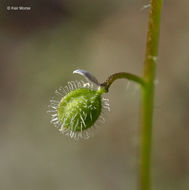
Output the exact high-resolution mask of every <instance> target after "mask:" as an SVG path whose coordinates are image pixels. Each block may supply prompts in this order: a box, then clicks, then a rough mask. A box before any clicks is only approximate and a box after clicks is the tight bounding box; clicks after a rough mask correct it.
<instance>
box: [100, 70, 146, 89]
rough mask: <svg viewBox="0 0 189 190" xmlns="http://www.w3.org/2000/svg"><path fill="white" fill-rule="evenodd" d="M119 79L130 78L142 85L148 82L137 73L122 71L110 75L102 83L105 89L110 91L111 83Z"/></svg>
mask: <svg viewBox="0 0 189 190" xmlns="http://www.w3.org/2000/svg"><path fill="white" fill-rule="evenodd" d="M117 79H128V80H131V81H134V82H136V83H138V84H140V85H141V86H142V87H144V86H145V83H146V82H145V81H144V79H143V78H141V77H139V76H137V75H134V74H131V73H125V72H120V73H115V74H112V75H110V76H109V77H108V79H107V80H106V81H105V82H104V83H102V84H101V87H103V88H104V89H105V91H106V92H108V90H109V88H110V86H111V84H112V83H113V82H114V81H115V80H117Z"/></svg>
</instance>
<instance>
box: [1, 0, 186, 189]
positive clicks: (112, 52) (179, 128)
mask: <svg viewBox="0 0 189 190" xmlns="http://www.w3.org/2000/svg"><path fill="white" fill-rule="evenodd" d="M148 2H149V1H147V0H146V1H145V0H142V1H139V0H125V1H123V0H117V1H115V0H109V1H108V0H95V1H93V0H80V1H74V0H64V1H63V0H38V1H34V0H33V1H32V0H29V1H18V0H17V1H11V0H7V1H1V4H0V10H1V14H0V42H1V43H0V87H1V89H0V189H1V190H12V189H14V190H43V189H45V190H52V189H53V190H76V189H77V190H115V189H118V190H125V189H127V190H137V189H138V184H137V183H138V158H139V150H138V149H139V140H138V139H139V131H140V128H139V123H140V90H139V89H138V88H137V87H136V85H135V84H133V83H130V85H129V86H128V81H126V80H120V81H116V82H115V83H114V84H113V85H112V87H111V89H110V92H109V93H108V94H105V95H104V97H106V98H109V99H110V105H111V112H110V113H109V114H107V117H106V122H105V124H104V125H103V126H102V127H100V129H98V131H97V133H96V135H95V136H94V137H93V138H91V139H89V140H87V141H84V142H77V143H75V142H73V141H71V140H69V139H68V138H66V137H65V136H64V135H61V134H60V133H59V132H58V130H57V129H56V128H54V127H53V126H52V125H51V124H50V122H49V120H50V118H49V116H48V114H47V113H46V111H47V110H48V107H47V106H48V104H49V100H50V98H51V97H52V96H53V95H54V91H55V90H56V89H58V88H59V87H60V86H65V85H66V84H67V82H68V81H71V80H79V79H82V77H81V76H77V75H73V74H72V72H73V70H76V69H85V70H87V71H89V72H91V73H93V74H94V75H95V76H96V77H97V78H98V79H99V81H101V82H103V81H104V80H105V79H106V78H107V77H108V76H109V75H110V74H112V73H115V72H119V71H126V72H132V73H135V74H139V75H142V73H143V59H144V51H145V40H146V30H147V19H148V9H143V7H144V5H146V4H148ZM9 6H14V7H15V6H26V7H30V8H31V9H30V10H8V9H9V8H7V7H9ZM188 7H189V1H188V0H182V1H178V0H165V1H164V7H163V14H162V23H161V35H160V46H159V57H158V65H157V81H158V84H157V85H156V100H155V107H154V116H155V117H154V128H153V151H152V155H153V156H152V157H153V161H152V174H153V175H152V182H153V190H187V189H189V78H188V76H189V53H188V51H189V12H188Z"/></svg>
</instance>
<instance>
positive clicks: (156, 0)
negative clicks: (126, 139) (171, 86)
mask: <svg viewBox="0 0 189 190" xmlns="http://www.w3.org/2000/svg"><path fill="white" fill-rule="evenodd" d="M162 2H163V0H151V3H150V12H149V24H148V34H147V45H146V55H145V64H144V79H145V81H146V85H145V87H144V88H143V97H142V121H141V122H142V126H141V142H140V149H141V155H140V189H141V190H150V189H151V146H152V124H153V123H152V121H153V102H154V80H155V67H156V62H157V55H158V41H159V28H160V16H161V8H162Z"/></svg>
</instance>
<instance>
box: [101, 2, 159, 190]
mask: <svg viewBox="0 0 189 190" xmlns="http://www.w3.org/2000/svg"><path fill="white" fill-rule="evenodd" d="M162 2H163V0H151V2H150V13H149V24H148V34H147V44H146V54H145V64H144V77H139V76H137V75H133V74H130V73H124V72H120V73H115V74H113V75H111V76H110V77H109V78H108V79H107V80H106V82H104V83H102V84H101V87H102V88H103V89H104V92H108V90H109V87H110V86H111V84H112V83H113V82H114V81H115V80H117V79H121V78H125V79H128V80H131V81H134V82H136V83H138V84H139V85H141V87H142V108H141V111H142V114H141V115H142V120H141V142H140V167H139V169H140V172H139V174H140V175H139V178H140V190H150V189H151V146H152V124H153V123H152V121H153V102H154V80H155V67H156V62H157V55H158V41H159V29H160V16H161V9H162Z"/></svg>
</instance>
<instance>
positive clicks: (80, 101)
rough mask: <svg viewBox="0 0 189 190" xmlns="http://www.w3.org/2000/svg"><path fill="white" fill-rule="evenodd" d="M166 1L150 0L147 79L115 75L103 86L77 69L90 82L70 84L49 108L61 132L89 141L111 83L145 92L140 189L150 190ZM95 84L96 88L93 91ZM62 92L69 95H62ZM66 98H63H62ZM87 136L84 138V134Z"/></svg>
mask: <svg viewBox="0 0 189 190" xmlns="http://www.w3.org/2000/svg"><path fill="white" fill-rule="evenodd" d="M162 2H163V0H151V2H150V12H149V24H148V34H147V45H146V55H145V64H144V76H143V77H140V76H137V75H134V74H131V73H125V72H121V73H115V74H113V75H111V76H110V77H109V78H108V79H107V80H106V81H105V82H104V83H102V84H100V83H99V82H98V80H97V79H96V78H95V77H94V76H93V75H91V74H90V73H88V72H87V71H84V70H76V71H74V73H78V74H81V75H83V76H84V77H85V78H86V79H87V80H88V81H89V82H88V83H84V82H83V83H80V82H77V81H76V82H73V81H72V82H69V83H68V86H66V88H65V89H64V88H62V89H59V91H57V92H56V93H57V94H58V95H60V96H61V100H60V101H56V100H51V104H50V107H51V108H53V110H50V112H53V114H52V119H51V122H52V123H54V125H55V126H57V127H60V131H61V132H63V133H65V134H67V135H69V136H71V137H74V139H79V138H88V137H89V136H90V134H91V133H90V131H89V130H90V129H93V126H94V124H95V123H96V122H97V121H98V119H99V118H100V119H102V120H104V119H103V117H102V115H101V114H102V108H106V109H108V110H109V104H108V100H106V99H103V98H102V97H101V94H103V93H106V92H108V91H109V88H110V86H111V84H112V83H113V82H114V81H115V80H117V79H120V78H125V79H128V80H131V81H134V82H136V83H137V84H139V85H140V86H141V90H142V99H141V101H142V107H141V141H140V150H141V152H140V167H139V168H140V172H139V173H140V175H139V176H140V189H141V190H150V189H151V178H150V177H151V174H150V166H151V144H152V124H153V123H152V121H153V102H154V81H155V69H156V62H157V54H158V41H159V28H160V15H161V8H162ZM93 84H94V85H96V88H93ZM62 93H65V94H66V95H65V96H63V94H62ZM62 96H63V97H62ZM83 134H84V135H83Z"/></svg>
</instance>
